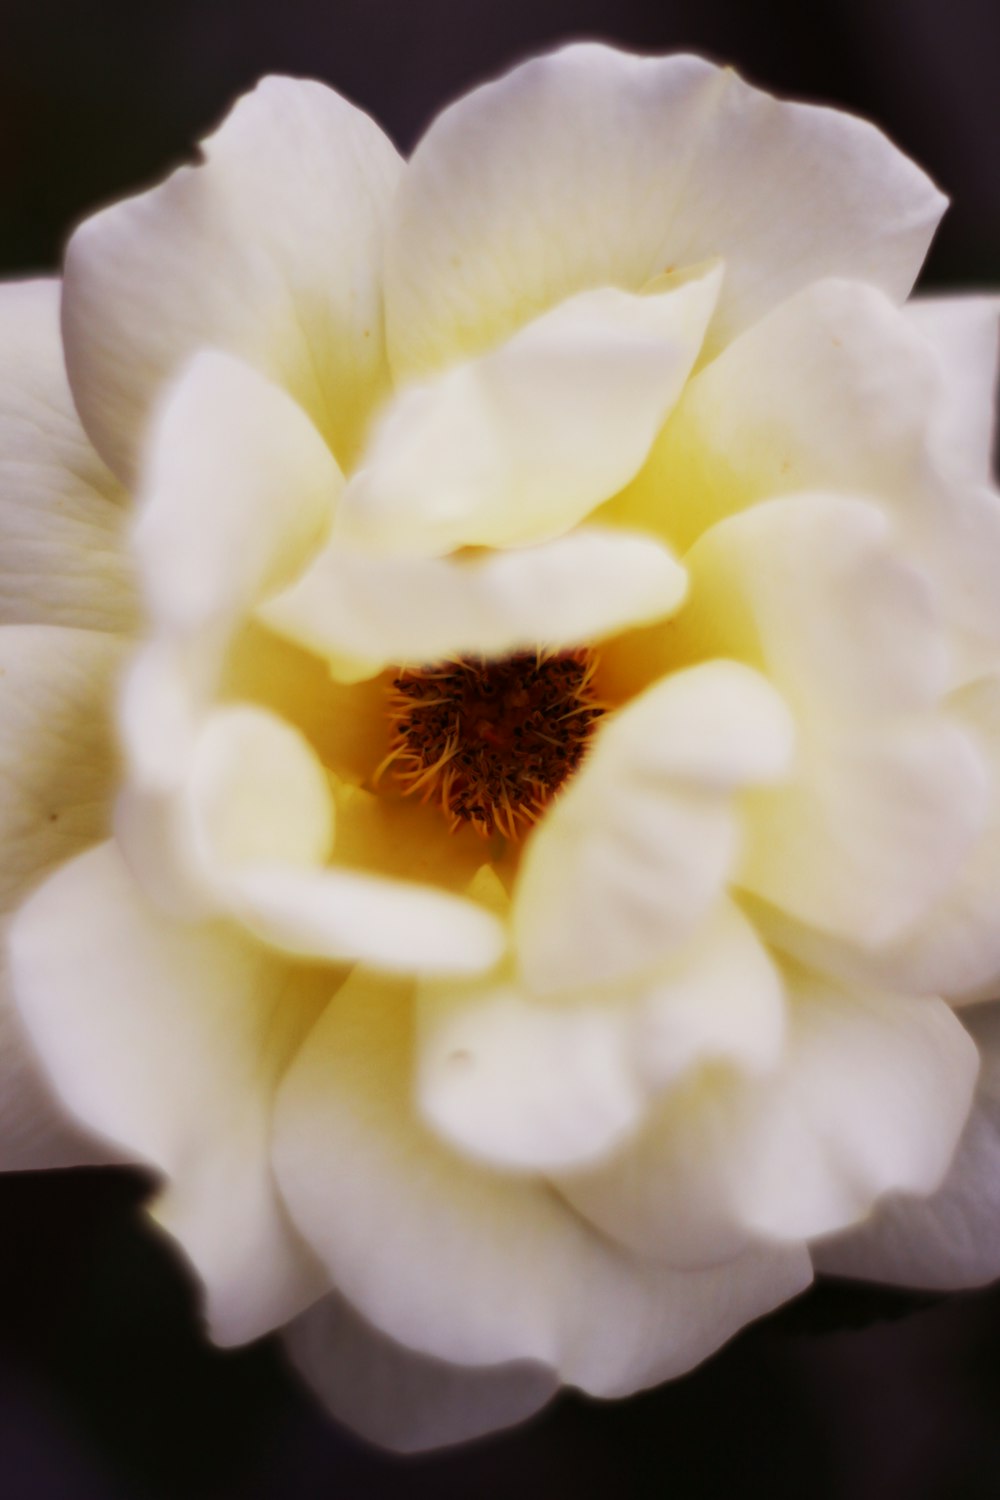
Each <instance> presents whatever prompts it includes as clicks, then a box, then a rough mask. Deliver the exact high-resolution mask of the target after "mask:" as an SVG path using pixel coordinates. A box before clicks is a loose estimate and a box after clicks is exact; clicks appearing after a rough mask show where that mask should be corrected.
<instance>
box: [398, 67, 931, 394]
mask: <svg viewBox="0 0 1000 1500" xmlns="http://www.w3.org/2000/svg"><path fill="white" fill-rule="evenodd" d="M943 207H944V200H943V199H942V197H941V195H940V194H939V193H937V192H936V191H935V189H934V188H933V186H932V185H931V184H930V182H928V180H927V178H926V177H925V176H924V175H923V173H921V172H920V171H919V170H918V169H917V168H916V167H915V166H913V164H912V163H911V162H909V161H907V160H906V158H905V157H903V156H902V155H900V153H899V152H898V151H896V150H895V149H894V148H893V147H892V146H891V145H890V144H889V142H888V141H886V140H885V138H884V137H883V136H882V135H880V133H879V132H878V131H877V130H876V129H874V128H873V127H872V126H870V125H867V124H864V123H862V122H861V121H859V120H856V119H853V118H852V117H851V116H849V115H846V114H843V113H840V112H838V111H835V110H830V109H822V108H816V107H814V106H810V105H801V104H788V103H784V102H778V101H776V100H774V99H772V98H771V97H770V96H769V95H768V94H765V93H762V92H760V91H759V90H757V89H753V88H750V87H749V86H748V85H747V84H745V83H743V82H742V80H741V79H739V78H738V77H737V76H736V75H735V74H734V73H733V72H732V71H731V70H730V69H725V70H722V69H719V68H716V67H713V66H712V65H711V64H710V63H706V62H703V61H701V59H699V58H694V57H668V58H639V57H633V56H629V55H627V54H624V53H620V52H614V51H611V50H610V49H608V48H606V47H600V46H593V45H584V46H573V47H569V48H566V49H565V50H563V51H560V52H557V53H555V54H554V55H552V56H550V57H543V58H539V59H537V60H535V61H532V62H529V63H526V64H525V65H524V66H522V67H519V68H516V69H515V70H514V71H513V72H512V73H510V74H509V75H508V76H507V77H505V78H502V79H501V80H500V81H499V82H496V83H491V84H488V85H487V86H486V87H485V88H480V89H477V90H475V91H474V92H473V93H472V94H470V95H468V96H467V97H466V98H464V99H461V100H460V101H459V102H458V103H457V104H455V105H453V106H452V107H451V108H450V109H448V110H446V111H445V112H444V114H443V115H442V116H441V117H440V118H439V119H438V120H437V121H436V122H435V123H434V124H433V125H432V126H431V129H430V130H429V132H428V134H427V136H426V137H425V138H424V140H423V141H422V142H421V143H420V145H419V146H418V147H417V149H416V152H415V153H414V156H413V159H412V161H411V162H410V165H409V167H408V168H407V172H406V175H405V178H404V180H403V184H402V187H401V189H400V192H399V195H398V198H397V201H396V207H395V213H394V223H393V229H392V232H391V235H390V239H389V245H388V259H387V269H386V300H387V307H388V315H387V316H388V329H389V346H390V353H391V358H392V362H393V365H394V367H395V368H396V369H397V371H402V370H406V371H408V372H414V371H420V372H422V371H426V370H428V369H431V368H439V367H440V366H441V365H442V364H444V363H446V362H448V361H449V360H451V359H453V358H454V356H455V354H456V352H463V353H466V354H468V353H471V352H478V351H479V350H481V349H483V348H485V347H487V346H488V345H489V344H491V343H494V342H496V341H498V340H499V339H501V338H503V337H504V336H505V335H507V334H508V333H509V332H510V331H511V329H512V328H515V327H517V326H518V325H520V324H521V323H523V322H525V321H527V319H529V318H531V317H533V316H535V315H536V314H537V313H539V312H540V311H542V310H543V309H544V308H546V307H551V306H553V305H555V304H556V303H558V302H561V301H562V300H563V299H564V298H565V297H568V296H571V295H572V294H573V293H575V292H579V291H583V290H585V289H586V288H588V287H594V286H606V285H616V286H621V287H625V288H628V289H629V290H634V291H637V290H638V289H639V288H640V287H641V286H643V285H644V284H645V283H646V282H647V281H648V280H649V279H650V277H653V276H656V275H658V274H659V273H660V272H662V271H663V270H664V268H666V267H675V266H687V265H691V264H693V263H695V262H698V261H703V260H706V259H709V258H711V257H713V256H717V255H718V256H722V257H723V258H724V259H725V261H726V264H727V274H726V285H725V288H724V291H723V296H722V301H721V303H720V307H719V314H718V318H717V320H716V324H715V328H714V329H713V333H714V342H715V344H716V346H718V345H719V344H721V343H724V342H725V341H726V340H728V339H729V338H731V337H732V336H733V334H734V333H735V332H736V331H738V330H739V329H740V328H743V327H745V326H746V325H747V324H749V323H752V322H753V321H754V320H755V319H756V318H758V317H760V315H761V314H762V313H763V312H765V311H766V310H767V308H768V307H770V306H772V305H773V304H774V303H776V302H778V301H780V300H781V299H782V298H784V297H787V296H788V295H789V294H790V293H791V292H793V291H794V290H795V289H796V288H797V287H801V286H804V285H806V284H808V283H809V282H811V281H815V280H816V279H817V278H818V277H821V276H829V275H841V276H857V277H858V278H860V279H862V280H865V281H870V282H872V283H874V284H875V285H877V286H880V287H883V288H884V289H885V290H886V291H887V292H889V293H890V295H892V296H894V297H897V298H899V299H900V300H902V298H903V297H904V296H905V295H906V293H907V292H908V291H909V289H910V287H911V285H912V284H913V280H914V278H915V275H916V272H917V269H918V267H919V265H920V262H921V261H922V259H923V257H924V254H925V253H926V250H927V246H928V244H929V242H930V237H931V234H932V233H933V230H934V227H935V225H936V223H937V221H938V219H939V218H940V216H941V212H942V209H943Z"/></svg>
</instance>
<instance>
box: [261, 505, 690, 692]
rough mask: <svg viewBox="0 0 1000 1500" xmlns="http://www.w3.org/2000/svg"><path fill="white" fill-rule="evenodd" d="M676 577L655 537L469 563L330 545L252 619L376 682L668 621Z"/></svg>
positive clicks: (612, 532) (614, 534)
mask: <svg viewBox="0 0 1000 1500" xmlns="http://www.w3.org/2000/svg"><path fill="white" fill-rule="evenodd" d="M685 588H686V578H685V575H684V570H683V568H681V567H680V565H679V564H678V563H677V562H676V561H675V559H674V558H673V556H672V555H671V553H670V552H669V551H668V550H667V548H666V547H664V546H663V545H662V544H661V543H659V542H657V541H655V540H654V539H653V538H652V537H650V536H643V535H640V534H637V533H634V532H627V531H623V530H618V529H611V528H607V527H599V526H581V527H580V528H579V529H578V530H576V531H574V532H571V533H570V534H569V535H568V536H562V537H556V538H555V539H554V540H553V541H550V542H542V543H539V544H538V545H537V546H534V547H523V548H513V549H511V550H509V551H497V552H486V553H482V554H474V555H473V556H471V557H454V558H452V557H429V558H389V557H380V558H371V557H365V556H363V555H361V554H358V553H352V552H349V551H347V550H346V549H343V548H341V547H339V546H338V545H337V544H336V542H335V541H333V542H330V543H329V544H328V545H327V546H326V547H325V548H324V549H323V550H322V551H321V552H320V553H319V555H318V557H317V558H316V560H315V561H314V563H313V564H312V565H311V567H309V568H308V569H307V570H306V572H305V573H304V574H303V576H302V577H301V578H300V579H299V581H298V582H297V583H295V584H293V585H292V586H291V588H289V589H286V590H285V591H284V592H283V593H281V594H279V595H277V596H276V597H275V598H273V599H271V600H269V601H268V602H267V604H265V605H263V606H262V607H261V608H260V610H259V611H258V613H259V615H260V617H261V618H262V619H263V620H264V621H265V622H266V623H267V624H268V625H269V626H270V627H271V628H272V629H273V630H276V631H277V632H278V633H279V634H281V635H285V636H288V637H289V638H290V639H291V640H293V641H297V642H298V643H299V644H300V645H303V646H305V647H307V649H309V650H310V651H315V652H317V654H319V655H323V656H328V657H329V658H331V661H332V663H333V665H334V669H335V670H336V669H337V667H338V664H339V662H341V661H342V660H343V659H345V658H346V659H348V660H351V661H354V662H358V663H360V664H361V666H360V673H361V675H365V676H374V675H375V674H376V673H377V672H379V671H381V670H382V668H383V667H384V666H385V665H386V664H388V663H394V664H396V665H400V666H403V665H406V664H408V663H410V664H413V665H423V664H425V663H427V662H429V661H436V660H439V659H440V658H441V657H445V656H466V655H470V656H471V655H480V654H481V655H484V656H500V655H503V654H505V653H506V652H510V651H516V650H525V649H531V650H533V649H534V648H535V647H536V646H547V647H549V648H558V647H562V646H573V645H579V644H580V643H582V642H586V641H592V640H598V639H600V638H601V637H602V636H604V635H610V634H613V633H614V632H616V631H618V630H621V629H624V628H626V627H627V626H629V625H636V624H644V623H647V622H648V621H650V620H655V619H658V618H660V617H662V616H664V615H668V614H671V613H672V612H673V611H674V610H675V609H676V608H677V607H678V605H679V604H680V602H681V600H682V598H683V597H684V591H685Z"/></svg>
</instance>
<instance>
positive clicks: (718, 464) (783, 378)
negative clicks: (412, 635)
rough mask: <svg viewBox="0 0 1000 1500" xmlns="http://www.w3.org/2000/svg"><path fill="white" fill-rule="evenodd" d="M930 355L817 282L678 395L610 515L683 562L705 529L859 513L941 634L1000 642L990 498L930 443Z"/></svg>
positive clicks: (881, 310) (944, 399) (881, 317)
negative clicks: (826, 510) (880, 516)
mask: <svg viewBox="0 0 1000 1500" xmlns="http://www.w3.org/2000/svg"><path fill="white" fill-rule="evenodd" d="M951 390H952V387H951V384H950V381H949V378H948V376H947V373H946V370H945V368H944V366H943V365H942V363H941V361H940V359H939V358H938V355H937V354H936V352H935V350H934V349H933V348H932V347H931V346H930V345H929V344H928V343H927V341H926V339H925V338H924V337H923V336H922V335H921V333H920V332H918V330H917V329H916V328H915V327H914V326H913V325H912V323H911V322H910V321H909V320H908V319H907V318H906V317H905V316H904V314H903V313H902V312H900V310H899V309H898V308H896V307H894V306H893V305H892V303H891V302H890V301H889V300H888V299H887V298H886V297H884V296H882V294H881V293H880V292H878V291H876V290H875V289H874V288H873V287H871V286H863V285H861V284H859V283H853V282H844V281H825V282H819V283H818V284H816V285H815V286H811V287H807V288H806V289H805V290H804V291H802V292H800V293H798V294H797V295H796V296H794V297H791V298H789V300H788V301H787V302H785V303H783V304H782V305H781V306H780V307H777V308H775V309H774V311H773V312H771V313H770V314H769V315H768V316H767V317H766V318H764V319H763V320H762V321H761V322H760V323H759V324H757V325H756V326H755V327H754V328H751V329H750V330H749V331H748V332H747V333H745V334H744V335H743V336H742V337H741V338H740V339H738V340H737V341H736V342H735V343H733V344H732V345H731V346H730V347H729V348H728V349H726V350H725V351H724V352H723V354H722V355H721V356H720V357H719V358H718V359H717V360H715V361H714V362H713V363H712V365H711V366H709V368H708V369H706V370H703V371H702V372H701V374H700V375H698V376H696V377H695V378H694V379H693V380H692V381H691V382H690V383H689V385H688V387H687V389H686V391H685V393H684V395H683V397H682V398H681V400H680V402H679V403H678V404H677V406H676V407H675V409H674V412H673V414H672V416H671V418H670V420H669V421H668V422H667V424H666V426H665V427H664V430H663V433H662V435H661V437H660V439H659V440H658V442H657V443H656V444H655V445H654V447H653V450H652V453H651V454H650V458H649V462H648V463H647V464H646V465H645V467H644V468H643V469H642V470H641V471H640V473H639V475H638V476H637V478H636V480H635V481H634V483H633V484H632V485H631V486H629V488H628V489H627V490H626V492H625V493H624V494H623V495H622V497H621V498H620V499H619V500H617V501H616V502H615V507H614V508H615V514H616V516H617V517H618V518H619V519H621V521H622V522H623V524H626V525H636V524H639V525H646V526H651V525H654V524H658V525H659V528H660V530H661V532H662V533H663V534H664V535H666V536H667V537H669V538H670V540H671V541H672V542H673V544H674V545H675V546H677V547H679V548H680V549H681V550H682V551H683V550H684V549H686V548H687V546H688V545H689V544H690V543H691V542H693V541H694V540H695V539H696V538H697V537H699V536H700V535H701V534H702V533H703V532H704V531H705V530H707V528H708V527H709V526H711V525H712V524H713V522H715V521H717V520H720V519H721V518H722V517H723V516H727V515H732V514H733V513H735V512H736V511H740V510H744V509H746V508H747V507H748V506H750V505H753V504H755V503H756V502H757V501H759V500H766V499H770V498H773V497H776V496H779V495H789V494H794V493H797V492H800V491H802V490H829V491H831V492H840V493H846V494H849V495H850V494H853V495H864V496H867V497H870V498H871V499H872V500H873V501H874V502H875V503H876V504H878V505H880V506H882V507H883V508H884V509H885V510H886V511H887V513H888V514H889V515H890V516H891V518H892V520H893V523H894V525H895V526H896V528H897V530H898V533H899V537H900V540H901V542H902V543H903V544H904V545H905V546H906V548H907V549H908V550H909V551H912V553H913V555H914V556H915V557H916V559H917V560H918V561H919V562H920V563H922V564H924V565H925V566H926V568H927V571H928V574H929V575H930V576H931V577H932V578H933V579H934V582H935V585H936V586H937V588H938V589H939V590H940V591H941V595H942V602H943V605H944V607H945V609H946V611H947V614H948V617H949V619H953V620H954V621H955V623H956V624H957V625H959V626H961V627H963V628H964V629H967V630H968V631H969V632H970V633H971V634H972V635H974V636H982V637H983V638H985V639H986V640H988V641H989V642H990V643H991V649H992V651H993V652H994V653H995V651H996V648H997V642H998V641H1000V592H998V590H997V588H996V578H995V569H994V565H993V559H994V558H995V557H996V556H997V555H998V553H1000V498H998V497H997V496H996V495H994V494H992V493H991V492H990V491H989V490H987V489H983V488H977V487H975V486H972V485H969V484H967V483H965V482H963V481H961V477H960V476H959V477H956V474H955V472H954V471H953V469H952V466H951V465H950V463H947V462H944V461H943V459H942V455H941V454H940V453H939V451H938V447H937V444H936V441H935V436H934V434H935V431H936V424H937V422H938V421H939V420H940V419H941V417H942V415H943V414H945V413H946V412H947V411H948V410H950V409H951V404H952V399H953V398H952V395H951Z"/></svg>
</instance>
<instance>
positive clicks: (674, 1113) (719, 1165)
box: [560, 971, 978, 1265]
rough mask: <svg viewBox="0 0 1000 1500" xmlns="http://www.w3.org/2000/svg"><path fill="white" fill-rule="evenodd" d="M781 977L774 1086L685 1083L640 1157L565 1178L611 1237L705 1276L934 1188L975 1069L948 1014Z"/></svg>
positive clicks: (707, 1079) (667, 1101)
mask: <svg viewBox="0 0 1000 1500" xmlns="http://www.w3.org/2000/svg"><path fill="white" fill-rule="evenodd" d="M787 978H788V985H789V996H790V1005H789V1011H788V1016H789V1034H788V1042H787V1045H786V1049H785V1054H784V1057H783V1060H782V1062H781V1063H780V1064H779V1066H778V1068H777V1069H776V1070H775V1071H774V1072H773V1073H771V1074H769V1075H767V1076H764V1077H762V1078H759V1079H750V1078H746V1077H744V1078H743V1079H742V1080H739V1079H736V1078H734V1077H732V1076H729V1077H727V1076H726V1075H725V1074H721V1073H716V1074H714V1075H713V1074H705V1075H704V1076H703V1077H701V1078H698V1077H695V1078H693V1079H692V1080H691V1081H690V1082H689V1083H688V1084H686V1085H684V1086H683V1087H682V1088H681V1089H679V1090H678V1091H677V1092H676V1093H674V1094H668V1095H667V1096H666V1097H665V1098H664V1100H663V1103H662V1105H661V1106H660V1107H659V1109H658V1110H657V1113H656V1115H655V1116H654V1117H653V1119H652V1120H651V1122H650V1124H649V1126H648V1127H647V1129H646V1131H645V1132H644V1133H643V1135H642V1136H641V1137H639V1139H638V1141H637V1142H636V1144H635V1145H634V1146H630V1147H628V1148H627V1149H626V1150H625V1151H624V1152H622V1153H621V1154H620V1156H619V1157H618V1158H617V1159H615V1160H612V1161H611V1162H609V1163H608V1164H607V1165H606V1166H604V1167H602V1168H601V1169H600V1170H599V1171H598V1172H596V1173H594V1174H586V1175H583V1176H580V1177H573V1178H570V1177H564V1178H563V1179H562V1180H561V1182H560V1186H561V1189H562V1191H563V1192H564V1193H565V1194H566V1195H567V1196H568V1197H569V1198H570V1201H571V1202H572V1203H573V1204H574V1206H575V1207H576V1208H577V1209H578V1210H579V1211H580V1212H582V1213H585V1214H586V1215H587V1216H588V1218H590V1219H592V1220H593V1222H594V1223H595V1224H596V1225H598V1226H599V1227H600V1229H601V1230H602V1231H603V1232H604V1233H606V1234H609V1235H611V1236H612V1237H614V1238H617V1239H619V1240H621V1241H622V1242H623V1243H624V1244H626V1245H628V1246H631V1247H634V1248H637V1249H641V1250H643V1251H644V1252H645V1253H647V1254H659V1255H664V1256H666V1257H668V1258H669V1259H670V1260H671V1261H673V1262H674V1263H679V1264H681V1265H683V1264H699V1265H704V1264H706V1263H711V1262H712V1261H713V1260H717V1259H723V1258H724V1257H726V1256H729V1255H734V1254H738V1253H739V1252H740V1251H741V1250H742V1249H743V1248H744V1247H745V1245H746V1244H747V1243H748V1240H750V1239H751V1238H752V1237H753V1236H764V1237H767V1238H773V1239H776V1240H784V1241H789V1242H795V1241H799V1240H802V1239H812V1238H814V1237H815V1236H817V1235H822V1234H828V1233H830V1232H831V1231H832V1230H834V1229H839V1228H842V1227H844V1226H845V1225H847V1224H851V1223H855V1222H857V1221H859V1220H861V1219H863V1218H864V1216H865V1215H866V1214H867V1213H868V1212H869V1210H870V1209H871V1206H872V1204H873V1202H874V1201H875V1200H876V1199H877V1198H878V1197H879V1196H881V1195H882V1194H884V1193H887V1192H891V1191H895V1190H902V1191H909V1192H913V1193H920V1194H926V1193H931V1192H933V1191H934V1190H935V1188H936V1187H938V1185H939V1184H940V1183H941V1181H942V1179H943V1177H944V1175H945V1173H946V1171H947V1169H948V1166H949V1163H950V1161H951V1157H952V1153H953V1152H954V1149H955V1145H956V1142H957V1140H958V1138H959V1135H960V1134H961V1131H962V1127H963V1125H964V1123H965V1120H966V1117H967V1115H968V1111H969V1105H970V1102H971V1098H972V1093H973V1088H974V1085H975V1076H976V1067H977V1061H978V1060H977V1056H976V1049H975V1046H974V1044H973V1043H972V1041H971V1040H970V1038H969V1037H968V1035H967V1034H966V1032H965V1030H964V1028H963V1027H962V1025H961V1023H960V1022H959V1021H958V1020H957V1019H956V1018H955V1016H954V1014H953V1012H952V1011H950V1010H949V1009H948V1007H947V1006H945V1005H944V1004H943V1003H942V1002H941V1001H939V1000H921V999H916V998H914V997H912V996H907V997H896V996H889V995H885V994H879V993H877V992H875V991H871V990H868V991H863V990H860V989H854V990H852V991H847V990H842V989H839V988H837V987H835V986H834V985H832V984H830V983H828V982H825V981H819V980H816V979H813V978H811V977H808V976H806V975H804V974H802V973H796V972H795V971H790V972H789V974H788V976H787Z"/></svg>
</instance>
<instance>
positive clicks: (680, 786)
mask: <svg viewBox="0 0 1000 1500" xmlns="http://www.w3.org/2000/svg"><path fill="white" fill-rule="evenodd" d="M792 738H793V731H792V726H791V721H790V719H789V716H788V712H787V709H786V708H785V706H784V704H783V703H782V701H781V699H780V698H779V697H778V695H777V693H775V691H774V689H773V688H771V687H770V686H769V685H768V683H767V682H766V681H765V680H764V679H763V678H762V677H760V676H759V675H758V674H757V673H755V672H752V671H750V670H749V669H748V668H747V667H743V666H740V665H739V664H737V663H736V662H721V661H720V662H710V663H706V664H704V665H703V666H699V667H695V668H692V669H691V670H690V671H687V672H678V673H675V674H674V675H673V676H671V677H667V678H665V679H664V680H663V681H662V682H660V683H657V684H656V685H655V686H654V687H652V688H650V689H647V691H646V692H645V693H644V694H642V695H641V696H640V697H639V698H637V699H634V700H633V701H632V702H631V703H629V704H628V705H627V706H626V707H625V708H623V709H621V710H619V712H618V713H617V714H615V715H614V716H613V717H610V718H608V719H607V720H606V721H605V722H604V724H603V725H602V726H601V728H600V730H599V731H598V733H597V734H596V736H595V739H594V743H593V746H592V748H591V749H590V752H589V754H588V756H587V759H586V761H585V762H584V765H583V766H582V768H581V770H580V771H579V772H578V773H577V775H576V776H575V777H574V779H573V781H572V782H571V784H570V785H569V786H568V787H567V789H566V790H565V791H564V792H563V793H562V794H561V795H560V797H559V798H558V799H557V800H556V801H555V802H554V803H553V805H552V806H551V807H550V808H549V810H548V812H547V814H546V816H545V818H544V820H543V822H542V823H541V824H540V825H539V827H538V829H537V830H536V831H535V833H534V834H533V835H532V837H531V839H530V841H529V843H528V844H527V846H526V848H525V853H524V859H523V862H522V865H521V869H520V871H519V874H518V881H517V888H516V890H515V893H514V910H513V924H514V936H515V943H516V947H517V951H518V957H519V960H520V963H521V966H522V969H523V972H524V975H525V977H526V979H527V982H528V984H529V985H530V987H531V988H532V989H534V990H536V991H537V992H538V993H540V994H544V993H548V992H552V991H557V990H563V989H571V988H575V987H579V986H585V985H588V984H603V983H608V982H610V981H612V980H615V979H621V978H622V977H624V976H626V975H627V974H629V973H631V972H634V971H637V970H642V969H644V968H648V967H650V966H651V965H653V964H655V963H657V962H659V961H661V960H662V959H664V958H665V957H666V955H667V954H668V953H669V952H670V951H671V950H672V949H674V948H676V947H677V945H678V944H679V943H681V942H682V941H683V940H684V939H685V938H687V937H688V936H689V935H690V934H691V932H692V931H693V929H694V927H695V925H696V923H697V922H698V921H699V920H700V919H701V918H702V917H704V916H705V915H706V913H707V912H708V910H709V908H710V907H711V905H712V904H713V902H715V901H716V900H717V899H718V898H719V897H720V895H721V893H722V891H723V888H724V886H725V883H726V881H727V879H728V878H729V877H730V876H731V875H732V873H733V870H734V868H735V863H736V860H737V858H738V853H739V827H738V823H737V814H736V812H735V810H734V808H733V806H732V805H731V796H730V793H731V791H732V789H733V787H734V786H739V785H740V784H741V783H742V784H747V783H751V784H752V783H755V782H761V781H763V782H767V781H771V780H774V779H776V778H778V777H780V776H781V775H782V774H783V773H784V772H786V771H787V768H788V765H789V761H790V758H791V753H792Z"/></svg>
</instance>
